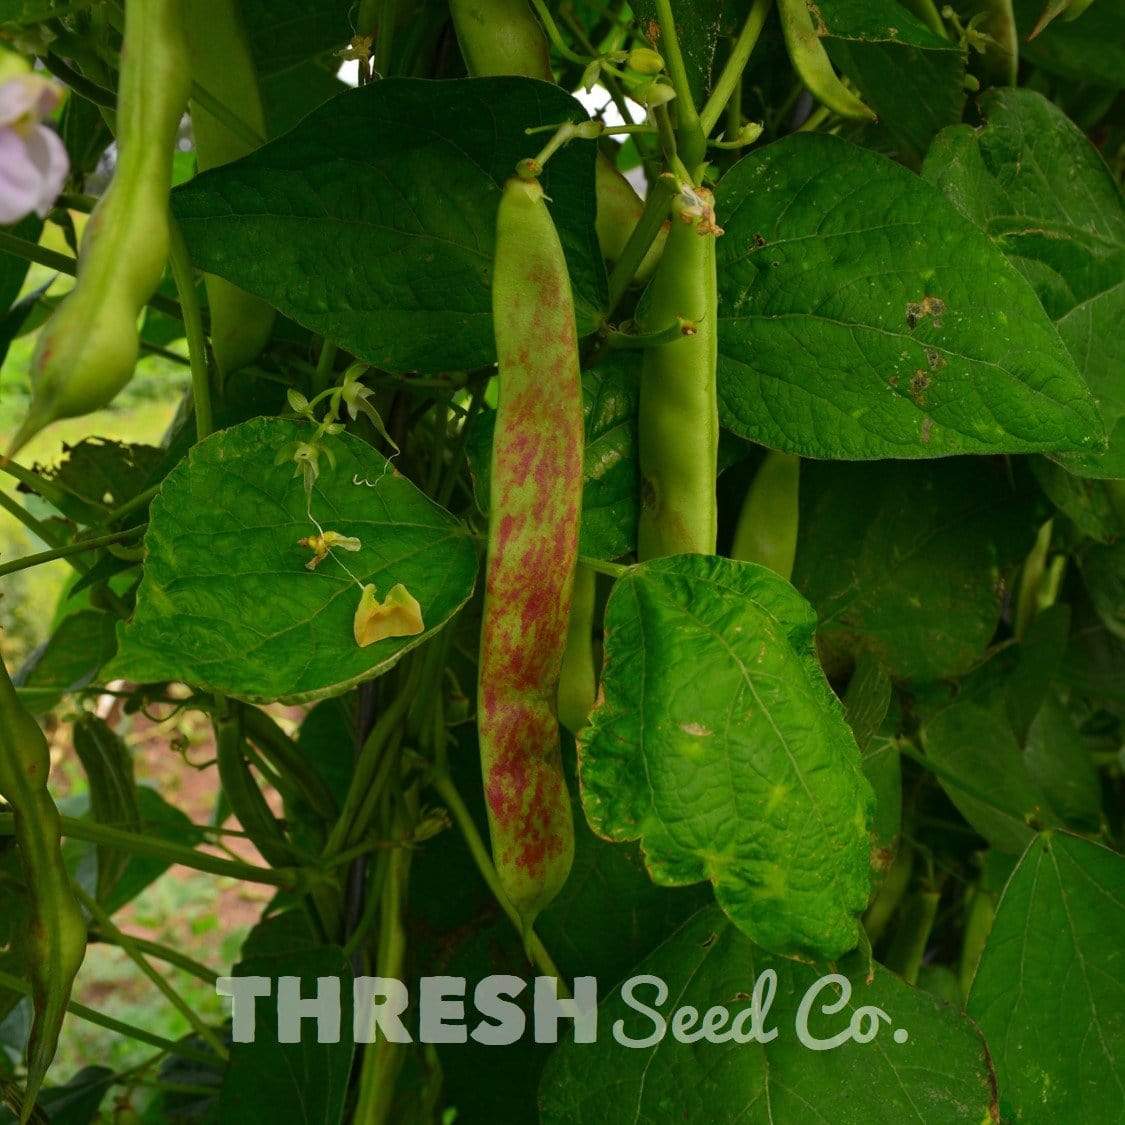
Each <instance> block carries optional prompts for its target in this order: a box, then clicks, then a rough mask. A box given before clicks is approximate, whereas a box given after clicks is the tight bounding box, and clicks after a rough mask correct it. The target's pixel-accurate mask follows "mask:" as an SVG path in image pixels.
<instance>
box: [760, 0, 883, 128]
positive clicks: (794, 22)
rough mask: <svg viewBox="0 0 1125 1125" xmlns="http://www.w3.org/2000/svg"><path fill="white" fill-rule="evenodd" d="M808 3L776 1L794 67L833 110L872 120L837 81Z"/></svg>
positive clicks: (864, 119)
mask: <svg viewBox="0 0 1125 1125" xmlns="http://www.w3.org/2000/svg"><path fill="white" fill-rule="evenodd" d="M809 2H810V0H777V8H778V13H779V14H780V16H781V30H782V32H783V33H784V35H785V45H786V47H787V48H788V50H789V58H790V60H791V61H792V63H793V69H794V70H796V72H797V74H798V75H799V76H800V79H801V81H802V82H803V83H804V84H805V85H806V86H807V87H808V90H809V93H810V94H812V96H813V97H814V98H816V100H817V101H818V102H820V104H821V105H823V106H826V107H827V108H828V109H830V110H832V112H833V113H838V114H839V115H840V116H841V117H849V118H852V119H853V120H856V121H874V120H875V114H874V113H872V112H871V110H870V109H868V107H867V106H866V105H864V104H863V102H862V101H860V100H859V98H857V97H856V96H855V94H853V93H852V92H851V90H849V89H848V88H847V86H845V85H844V83H843V82H841V81H840V77H839V75H837V73H836V71H835V70H834V69H833V67H832V62H831V60H830V59H829V58H828V52H827V51H826V50H825V49H824V44H823V43H822V42H821V39H820V35H819V33H818V32H817V28H816V24H815V23H814V22H813V17H812V12H811V11H810V10H809Z"/></svg>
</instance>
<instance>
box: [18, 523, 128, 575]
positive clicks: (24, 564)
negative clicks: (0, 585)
mask: <svg viewBox="0 0 1125 1125" xmlns="http://www.w3.org/2000/svg"><path fill="white" fill-rule="evenodd" d="M142 531H144V525H143V524H142V525H140V526H138V527H131V528H129V529H128V530H127V531H115V532H113V534H111V535H100V536H98V538H97V539H85V540H81V541H80V542H78V543H72V544H71V545H70V546H69V547H55V548H54V549H53V550H50V551H40V552H39V553H38V554H37V555H25V556H24V557H23V558H22V559H13V560H12V561H11V562H9V563H4V564H3V565H2V566H0V578H4V577H6V576H7V575H9V574H15V573H17V572H18V571H21V570H30V569H31V568H32V567H35V566H41V565H42V564H43V563H49V562H54V561H55V560H56V559H66V558H69V557H70V556H71V555H81V554H84V553H85V552H86V551H93V550H96V549H97V548H98V547H105V546H108V545H109V544H110V543H120V542H121V541H122V540H124V539H132V538H133V536H135V535H136V534H137V533H138V532H142Z"/></svg>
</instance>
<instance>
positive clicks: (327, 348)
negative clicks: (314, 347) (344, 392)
mask: <svg viewBox="0 0 1125 1125" xmlns="http://www.w3.org/2000/svg"><path fill="white" fill-rule="evenodd" d="M339 351H340V349H339V348H338V347H336V345H335V344H334V343H332V341H331V340H329V339H327V338H325V340H324V341H323V343H321V345H320V355H319V356H317V360H316V373H315V374H314V375H313V386H312V393H313V395H314V396H316V395H322V394H324V393H325V391H327V390H328V388H329V387H330V386H331V385H332V370H333V368H334V367H335V364H336V356H337V354H338V353H339Z"/></svg>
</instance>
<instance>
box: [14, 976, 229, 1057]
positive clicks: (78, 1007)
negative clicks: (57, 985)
mask: <svg viewBox="0 0 1125 1125" xmlns="http://www.w3.org/2000/svg"><path fill="white" fill-rule="evenodd" d="M0 988H7V989H9V990H10V991H12V992H16V993H19V995H21V996H30V995H31V992H32V989H31V985H30V984H29V983H28V982H27V981H25V980H20V978H19V977H16V976H12V974H11V973H5V972H2V971H0ZM66 1010H67V1011H68V1012H69V1013H70V1014H71V1015H72V1016H77V1017H78V1019H80V1020H85V1021H86V1022H87V1023H92V1024H94V1025H95V1026H97V1027H104V1028H105V1029H106V1030H107V1031H113V1032H116V1033H117V1034H118V1035H124V1036H125V1037H126V1038H127V1039H135V1040H136V1041H137V1042H138V1043H147V1044H148V1045H149V1046H150V1047H157V1048H159V1049H160V1050H161V1051H164V1052H165V1053H166V1054H169V1055H178V1056H179V1057H180V1058H182V1059H190V1060H191V1061H192V1062H197V1063H201V1064H202V1065H203V1066H206V1067H212V1066H214V1065H215V1057H214V1056H213V1055H209V1054H207V1052H206V1051H197V1050H195V1048H193V1047H189V1046H187V1045H186V1044H184V1043H176V1042H174V1041H173V1040H171V1039H165V1038H164V1037H163V1036H160V1035H153V1033H152V1032H151V1031H145V1030H144V1029H143V1028H139V1027H134V1026H133V1025H132V1024H128V1023H124V1022H123V1021H121V1020H115V1019H113V1017H112V1016H107V1015H104V1014H103V1013H102V1012H99V1011H97V1009H95V1008H88V1007H86V1005H85V1004H79V1003H78V1001H77V1000H71V1001H70V1002H69V1003H68V1004H67V1006H66Z"/></svg>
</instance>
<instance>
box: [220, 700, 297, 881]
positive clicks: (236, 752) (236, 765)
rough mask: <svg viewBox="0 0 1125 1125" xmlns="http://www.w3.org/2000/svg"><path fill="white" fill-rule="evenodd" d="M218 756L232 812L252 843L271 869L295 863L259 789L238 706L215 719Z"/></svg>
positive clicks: (275, 818) (224, 787)
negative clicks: (245, 741) (246, 750)
mask: <svg viewBox="0 0 1125 1125" xmlns="http://www.w3.org/2000/svg"><path fill="white" fill-rule="evenodd" d="M215 757H216V759H217V760H218V766H219V781H220V783H221V784H222V787H223V792H224V793H225V794H226V798H227V801H228V802H229V804H230V809H231V812H233V813H234V815H235V817H236V818H237V819H238V823H239V824H241V825H242V830H243V831H244V832H245V833H246V835H247V836H248V837H249V838H250V842H251V843H252V844H253V845H254V847H256V848H257V849H258V851H259V852H261V853H262V858H263V859H265V861H266V862H267V863H268V864H270V866H271V867H288V866H290V865H291V864H292V863H293V862H294V856H293V850H292V848H291V847H290V845H289V841H288V840H287V839H286V838H285V833H284V831H283V830H282V827H281V824H280V822H279V821H278V819H277V817H275V816H274V815H273V810H272V809H271V808H270V807H269V805H268V804H267V803H266V799H265V797H264V796H263V795H262V791H261V789H259V788H258V783H257V781H255V780H254V775H253V774H252V773H251V772H250V766H249V764H248V763H247V761H246V755H245V753H244V752H243V738H242V719H241V716H240V708H239V707H238V705H231V710H230V711H229V712H228V713H227V714H225V715H223V716H221V717H217V718H216V719H215Z"/></svg>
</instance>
